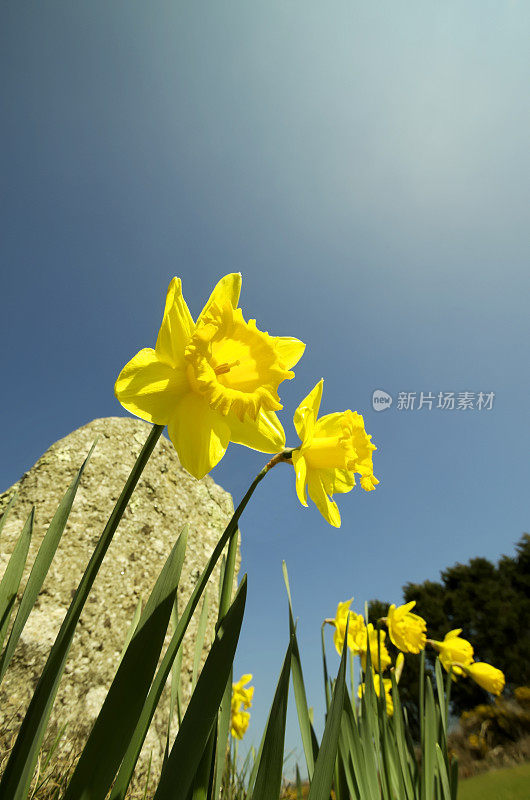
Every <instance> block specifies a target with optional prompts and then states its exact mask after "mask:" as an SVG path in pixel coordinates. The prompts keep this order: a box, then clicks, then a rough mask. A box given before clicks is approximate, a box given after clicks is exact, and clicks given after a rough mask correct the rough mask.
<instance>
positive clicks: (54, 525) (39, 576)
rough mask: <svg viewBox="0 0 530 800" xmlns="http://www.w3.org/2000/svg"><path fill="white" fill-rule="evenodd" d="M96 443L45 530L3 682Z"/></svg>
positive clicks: (0, 670) (3, 662)
mask: <svg viewBox="0 0 530 800" xmlns="http://www.w3.org/2000/svg"><path fill="white" fill-rule="evenodd" d="M95 446H96V443H95V442H94V444H93V445H92V447H91V448H90V452H89V453H88V456H87V457H86V458H85V460H84V462H83V463H82V465H81V468H80V470H79V471H78V473H77V475H76V476H75V478H74V479H73V481H72V483H71V484H70V486H69V487H68V489H67V491H66V493H65V495H64V497H63V499H62V500H61V502H60V503H59V506H58V508H57V511H56V512H55V514H54V516H53V519H52V521H51V522H50V524H49V526H48V530H47V531H46V533H45V535H44V538H43V540H42V542H41V545H40V547H39V552H38V553H37V556H36V558H35V561H34V562H33V566H32V568H31V572H30V575H29V578H28V582H27V583H26V588H25V589H24V594H23V595H22V599H21V601H20V606H19V608H18V611H17V615H16V617H15V621H14V623H13V627H12V629H11V633H10V634H9V639H8V640H7V644H6V648H5V650H4V652H3V653H2V658H1V659H0V682H1V681H2V678H3V677H4V675H5V672H6V670H7V667H8V665H9V662H10V661H11V658H12V657H13V653H14V652H15V648H16V646H17V644H18V640H19V638H20V634H21V633H22V631H23V630H24V626H25V624H26V622H27V619H28V617H29V615H30V612H31V610H32V608H33V606H34V605H35V601H36V599H37V596H38V594H39V592H40V590H41V588H42V584H43V583H44V579H45V578H46V575H47V574H48V570H49V568H50V564H51V563H52V560H53V557H54V555H55V551H56V550H57V547H58V545H59V542H60V540H61V536H62V535H63V531H64V529H65V526H66V523H67V521H68V517H69V515H70V511H71V510H72V505H73V502H74V499H75V496H76V493H77V489H78V486H79V481H80V480H81V476H82V474H83V472H84V469H85V467H86V465H87V463H88V460H89V458H90V456H91V455H92V453H93V452H94V447H95ZM1 641H2V637H1V634H0V646H1Z"/></svg>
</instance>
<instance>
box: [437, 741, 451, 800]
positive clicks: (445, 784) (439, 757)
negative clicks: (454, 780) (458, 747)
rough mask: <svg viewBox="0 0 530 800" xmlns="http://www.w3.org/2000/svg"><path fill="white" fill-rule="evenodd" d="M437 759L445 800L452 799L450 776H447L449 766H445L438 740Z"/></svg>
mask: <svg viewBox="0 0 530 800" xmlns="http://www.w3.org/2000/svg"><path fill="white" fill-rule="evenodd" d="M436 761H437V765H438V775H439V776H440V783H441V784H442V791H443V798H444V800H451V789H450V788H449V778H448V777H447V768H446V766H445V759H444V757H443V753H442V751H441V748H440V745H439V744H438V742H436Z"/></svg>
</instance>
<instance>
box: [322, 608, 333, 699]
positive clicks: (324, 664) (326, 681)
mask: <svg viewBox="0 0 530 800" xmlns="http://www.w3.org/2000/svg"><path fill="white" fill-rule="evenodd" d="M325 624H326V623H325V621H324V622H323V623H322V625H321V627H320V635H321V638H322V668H323V670H324V690H325V693H326V713H327V712H328V711H329V706H330V703H331V694H330V691H329V676H328V665H327V661H326V642H325V639H324V625H325Z"/></svg>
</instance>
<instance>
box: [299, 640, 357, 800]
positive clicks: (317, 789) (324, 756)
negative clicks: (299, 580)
mask: <svg viewBox="0 0 530 800" xmlns="http://www.w3.org/2000/svg"><path fill="white" fill-rule="evenodd" d="M347 653H348V625H347V624H346V632H345V635H344V645H343V648H342V657H341V660H340V667H339V673H338V675H337V680H336V681H335V686H334V688H333V696H332V698H331V705H330V708H329V713H328V717H327V719H326V725H325V727H324V733H323V735H322V742H321V745H320V750H319V751H318V758H317V760H316V764H315V771H314V772H313V780H312V781H311V788H310V789H309V795H308V800H328V798H329V793H330V791H331V784H332V782H333V770H334V768H335V759H336V757H337V750H338V746H339V734H340V724H341V717H342V709H343V707H344V695H345V692H346V664H347V663H348V659H347Z"/></svg>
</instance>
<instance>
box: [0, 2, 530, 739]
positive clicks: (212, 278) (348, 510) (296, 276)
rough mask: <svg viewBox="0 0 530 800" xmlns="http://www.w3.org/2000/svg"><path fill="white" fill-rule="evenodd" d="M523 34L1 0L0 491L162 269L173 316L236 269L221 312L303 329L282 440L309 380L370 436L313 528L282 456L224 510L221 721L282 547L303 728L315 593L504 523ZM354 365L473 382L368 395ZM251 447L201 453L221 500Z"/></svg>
mask: <svg viewBox="0 0 530 800" xmlns="http://www.w3.org/2000/svg"><path fill="white" fill-rule="evenodd" d="M529 34H530V6H529V5H528V3H525V2H522V0H521V2H517V1H516V0H512V2H506V0H502V1H501V0H499V2H491V1H490V0H470V1H469V2H467V3H462V2H460V0H448V2H445V3H443V4H441V3H438V2H431V1H430V0H421V2H420V1H419V0H417V1H412V0H411V1H409V2H401V3H396V2H394V1H393V0H380V2H377V3H373V2H360V1H359V0H351V1H350V2H344V1H343V0H337V2H335V3H333V4H329V3H321V2H316V1H315V0H310V2H307V0H304V2H301V0H290V1H289V2H285V0H268V2H262V3H249V2H243V0H241V1H240V2H230V1H228V2H225V1H223V2H217V3H205V2H200V0H199V1H198V2H194V3H182V2H161V1H160V0H153V2H150V3H144V2H132V1H131V0H127V2H121V1H118V0H115V1H114V2H112V3H109V2H107V1H106V0H105V1H103V0H92V2H90V3H88V2H87V3H78V2H66V0H63V2H47V3H27V2H24V0H17V2H13V0H8V2H5V3H3V4H2V9H1V11H0V97H1V107H2V112H3V113H2V126H1V131H0V140H1V147H0V170H1V172H0V174H1V185H2V192H1V193H0V205H1V217H0V218H1V220H2V235H1V237H0V259H1V261H0V263H1V268H2V295H1V298H2V304H1V305H2V311H1V314H0V332H1V341H2V343H3V350H2V368H3V369H2V374H3V381H2V389H3V391H2V393H1V411H2V422H3V425H2V444H1V454H2V457H1V459H0V489H4V488H6V487H7V486H9V485H10V484H12V483H13V482H14V481H16V480H17V479H18V478H19V477H20V475H21V474H22V473H23V472H24V471H25V470H26V469H28V468H30V467H31V466H32V464H33V463H34V462H35V461H36V460H37V458H38V457H39V455H40V454H41V453H42V452H43V451H44V450H45V449H46V448H47V447H48V446H49V445H50V444H51V443H52V442H53V441H55V440H56V439H58V438H59V437H61V436H64V435H65V434H67V433H68V432H69V431H71V430H73V429H74V428H77V427H79V426H81V425H83V424H85V423H86V422H87V421H89V420H91V419H93V418H96V417H103V416H110V415H119V414H122V413H124V411H123V409H122V408H121V407H120V406H119V405H118V403H117V402H116V400H115V399H114V395H113V384H114V380H115V378H116V376H117V373H118V372H119V370H120V369H121V367H122V366H123V364H124V363H125V362H126V361H127V360H128V359H129V358H130V357H131V356H132V355H133V354H134V353H136V351H137V350H138V349H140V348H141V347H144V346H152V345H153V344H154V341H155V337H156V333H157V331H158V327H159V324H160V319H161V313H162V307H163V300H164V296H165V291H166V288H167V284H168V283H169V280H170V278H171V277H172V276H173V275H179V276H180V277H181V278H182V280H183V286H184V293H185V295H186V297H187V299H188V302H189V305H190V308H191V310H192V313H194V314H196V313H198V311H199V310H200V309H201V307H202V303H203V301H204V299H205V298H206V296H207V295H208V293H209V291H210V289H211V287H212V286H213V284H214V283H215V282H216V280H217V279H218V278H219V277H220V276H222V275H223V274H225V273H227V272H231V271H241V272H242V274H243V291H242V300H241V306H242V308H243V310H244V312H245V314H246V316H247V317H256V318H257V320H258V323H259V324H260V326H261V327H262V328H263V329H265V330H268V331H270V332H271V333H273V334H277V335H291V336H297V337H299V338H300V339H302V340H304V341H305V342H306V343H307V349H306V353H305V355H304V357H303V359H302V361H301V362H300V363H299V365H298V367H297V368H296V379H295V380H294V381H292V382H291V383H290V384H282V398H283V400H284V404H285V409H284V413H283V422H284V427H285V429H286V431H287V439H288V443H292V444H296V441H297V439H296V436H295V433H294V429H293V426H292V414H293V411H294V409H295V408H296V406H297V404H298V402H299V400H300V399H301V398H302V397H303V396H304V395H305V394H306V392H307V391H308V390H309V389H310V388H312V387H313V385H314V384H315V382H316V381H317V380H318V379H319V378H321V377H324V378H325V387H324V398H323V404H322V410H323V412H329V411H335V410H343V409H345V408H352V409H356V410H358V411H359V412H361V413H363V414H364V416H365V421H366V427H367V430H368V431H369V432H370V433H372V434H373V437H374V441H375V443H376V444H377V445H378V448H379V449H378V450H377V452H376V453H375V459H374V461H375V468H376V475H377V476H378V477H379V479H380V481H381V483H380V485H379V486H378V487H377V490H376V491H375V492H372V493H370V494H364V493H363V492H362V491H361V490H360V489H356V490H354V491H353V492H352V493H350V494H349V495H346V496H343V497H341V498H339V504H340V509H341V514H342V520H343V523H342V528H341V529H340V530H339V531H336V530H334V529H332V528H331V527H329V526H328V525H327V524H326V523H325V522H324V520H323V519H322V518H321V517H320V515H319V513H318V512H317V510H316V509H315V507H314V506H311V507H310V508H308V509H304V508H302V507H301V506H300V505H299V503H298V501H297V499H296V496H295V492H294V481H293V474H292V470H291V468H290V467H287V466H284V465H280V466H279V467H278V468H277V469H276V470H274V471H273V473H271V474H270V476H269V477H268V478H267V480H266V481H265V482H264V483H263V484H262V485H261V486H260V488H259V491H258V493H257V496H256V498H255V501H254V503H253V505H252V506H251V507H250V508H249V510H248V511H247V512H246V513H245V515H244V518H243V520H242V531H243V546H242V555H243V569H244V570H245V571H246V572H247V573H248V577H249V595H248V604H247V611H246V617H245V623H244V630H243V632H242V636H241V641H240V648H239V656H238V660H237V670H238V672H241V673H242V672H248V671H250V672H253V673H254V684H255V686H256V692H255V703H254V713H253V718H252V723H251V727H250V729H249V734H248V738H249V741H252V740H254V741H255V742H256V743H257V742H258V740H259V737H260V734H261V730H262V727H263V724H264V722H265V718H266V714H267V711H268V707H269V705H270V702H271V700H272V695H273V691H274V685H275V682H276V679H277V676H278V674H279V670H280V666H281V661H282V658H283V653H284V650H285V647H286V644H287V639H288V625H287V612H286V602H285V594H284V589H283V581H282V574H281V561H282V559H286V561H287V564H288V568H289V571H290V576H291V588H292V592H293V599H294V605H295V614H296V615H297V616H299V624H298V633H299V639H300V647H301V652H302V659H303V663H304V667H305V673H306V681H307V687H308V695H309V700H310V703H311V704H313V705H314V706H315V709H316V717H317V729H318V730H319V731H320V730H321V729H322V720H321V716H320V715H321V712H322V685H321V678H320V649H319V636H320V623H321V621H322V619H323V618H324V617H326V616H330V615H333V614H334V611H335V608H336V605H337V602H338V601H339V600H344V599H346V598H348V597H350V596H352V595H354V596H355V598H356V602H357V610H361V609H362V605H363V603H364V601H365V600H368V599H370V598H373V597H379V598H381V599H386V600H388V601H390V602H393V601H395V602H399V600H400V599H401V587H402V585H403V584H404V583H405V582H407V581H421V580H424V579H426V578H431V579H436V578H437V577H438V574H439V571H440V570H441V569H443V568H444V567H446V566H447V565H449V564H452V563H454V562H455V561H466V560H468V559H469V558H470V557H473V556H475V555H483V556H486V557H488V558H491V559H496V558H497V557H498V556H499V555H500V554H501V553H512V552H513V544H514V542H515V541H516V540H517V539H518V538H519V537H520V535H521V534H522V532H523V531H524V530H525V529H528V513H527V509H528V504H527V498H528V482H529V470H528V452H529V444H530V442H529V438H528V398H529V388H530V387H529V379H528V363H529V359H528V349H527V345H528V340H529V334H530V323H529V315H528V297H529V289H530V286H529V283H530V281H529V268H528V256H529V250H530V245H529V237H528V208H529V204H528V200H529V196H528V195H529V185H530V182H529V177H530V176H529V172H530V169H529V157H528V140H529V132H530V106H529V104H528V68H529V59H528V52H527V50H528V39H529ZM374 389H383V390H385V391H387V392H389V393H390V394H391V395H393V396H394V398H396V396H397V393H398V392H400V391H405V392H417V393H418V395H419V392H421V391H424V392H429V391H431V392H433V393H434V394H436V393H438V392H439V391H443V392H448V391H454V392H456V393H458V392H463V391H470V392H475V393H478V392H479V391H483V392H495V401H494V405H493V408H492V409H491V410H490V411H487V410H482V411H480V412H479V411H476V410H473V411H471V410H468V411H456V410H455V411H441V410H437V409H435V408H433V410H432V411H428V410H426V409H422V410H414V411H405V410H401V411H400V410H398V409H397V407H396V401H394V404H393V406H392V407H391V408H390V409H389V410H387V411H385V412H383V413H377V412H375V411H373V410H372V407H371V397H372V391H373V390H374ZM263 463H264V457H263V456H262V455H260V454H256V453H254V452H252V451H249V450H245V449H244V448H241V447H238V446H235V445H232V446H231V447H230V449H229V451H228V453H227V455H226V456H225V458H224V460H223V461H222V462H221V464H220V465H219V466H218V467H217V468H216V469H215V470H214V472H213V477H214V478H215V480H216V481H218V482H219V483H220V484H222V485H223V486H224V487H225V488H226V489H228V490H229V491H230V492H232V494H233V496H234V500H235V501H236V502H237V501H238V499H239V498H240V497H241V495H242V493H243V492H244V490H245V488H246V486H247V485H248V483H249V480H250V478H251V477H252V476H253V475H254V474H255V473H256V472H257V470H258V469H259V468H260V467H261V465H262V464H263ZM330 659H331V666H332V668H333V669H335V668H336V666H337V664H336V663H335V656H334V655H333V654H332V653H331V652H330ZM337 663H338V659H337ZM292 708H294V705H293V706H292ZM288 744H289V746H290V747H296V746H298V744H297V738H296V722H295V715H294V714H292V713H291V715H290V720H289V727H288ZM299 752H301V751H299Z"/></svg>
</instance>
